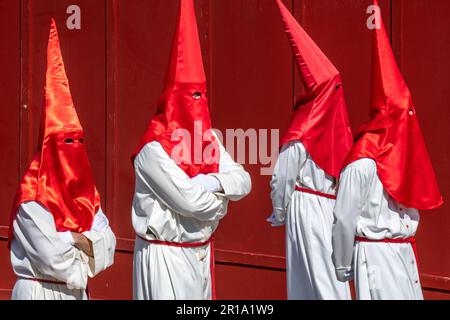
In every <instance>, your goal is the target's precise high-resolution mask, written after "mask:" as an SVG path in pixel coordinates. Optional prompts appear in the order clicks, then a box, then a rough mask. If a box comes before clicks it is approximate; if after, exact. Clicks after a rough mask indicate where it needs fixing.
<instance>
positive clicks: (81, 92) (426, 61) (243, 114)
mask: <svg viewBox="0 0 450 320" xmlns="http://www.w3.org/2000/svg"><path fill="white" fill-rule="evenodd" d="M285 3H286V4H287V6H288V7H289V8H290V9H291V10H293V11H294V14H295V15H296V17H297V18H298V19H299V20H300V21H301V22H302V24H303V26H304V27H305V29H306V30H307V31H308V32H309V33H310V35H311V36H312V37H313V38H314V40H315V41H316V42H317V43H318V44H319V46H320V47H321V48H322V49H323V51H324V52H325V53H326V54H327V55H328V56H329V57H330V59H331V60H332V61H333V62H334V64H335V65H336V66H337V67H338V69H339V70H340V71H341V73H342V76H343V80H344V86H345V89H346V96H347V102H348V107H349V112H350V118H351V122H352V125H353V128H354V129H356V128H358V127H359V125H361V124H362V123H364V122H365V121H367V119H368V103H369V95H370V61H371V32H370V31H369V30H367V29H366V19H367V14H366V8H367V6H368V5H369V4H370V3H371V1H370V0H352V1H348V0H339V1H338V0H336V1H329V0H285ZM13 4H17V1H13V0H0V36H1V38H2V39H4V38H3V37H5V39H7V41H1V42H0V58H1V59H0V67H1V70H2V73H0V91H1V96H2V98H1V101H2V107H1V108H0V137H1V138H2V140H3V141H4V145H5V147H6V148H7V152H4V153H2V155H1V156H0V181H1V183H2V184H1V185H0V269H1V270H6V272H3V271H2V273H1V275H0V299H3V298H9V294H10V291H9V290H10V289H11V288H12V285H13V283H14V276H13V274H12V272H11V269H10V265H9V254H8V252H7V250H6V242H5V236H6V234H7V229H6V228H5V227H4V226H5V225H6V224H7V222H8V220H9V209H10V204H11V202H12V197H13V194H14V192H15V189H16V184H17V179H18V177H19V166H20V168H21V169H22V171H23V170H24V169H25V168H26V166H28V162H29V160H30V157H31V156H32V155H33V153H34V151H35V146H36V140H37V130H38V125H39V120H40V112H41V107H42V104H41V103H42V94H43V85H44V76H45V50H46V44H47V36H48V27H49V19H50V17H51V16H55V18H56V20H57V24H58V28H59V31H60V38H61V45H62V51H63V55H64V59H65V62H66V67H67V72H68V76H69V80H70V83H71V89H72V94H73V96H74V101H75V103H76V107H77V110H78V112H79V116H80V118H81V121H82V123H83V125H84V127H85V130H86V134H87V143H88V152H89V156H90V158H91V161H92V164H93V168H94V171H95V176H96V180H97V184H98V186H99V189H100V191H101V194H102V200H103V203H104V207H105V209H106V212H107V214H108V217H109V218H110V221H111V224H112V227H113V230H114V231H115V233H116V235H117V237H118V245H117V253H116V258H115V260H116V261H115V264H114V266H113V267H112V268H111V269H109V270H108V271H106V272H104V273H103V274H101V275H100V276H99V277H98V278H96V279H95V280H93V281H92V282H91V285H90V287H91V293H92V295H93V298H95V299H130V298H131V296H132V293H131V280H132V251H133V241H134V232H133V229H132V226H131V202H132V197H133V192H134V174H133V170H132V166H131V163H130V160H129V156H130V154H131V153H132V151H133V150H134V148H135V146H136V145H137V143H138V141H139V139H140V137H141V135H142V134H143V132H144V131H145V128H146V126H147V123H148V121H149V119H150V118H151V116H152V115H153V114H154V112H155V106H156V101H157V99H158V97H159V95H160V93H161V90H162V88H163V81H164V77H165V71H166V68H167V63H168V57H169V52H170V47H171V41H172V37H173V33H174V30H175V24H176V18H177V9H178V0H170V1H168V0H133V1H125V0H72V1H69V0H41V1H31V0H22V1H20V4H21V5H20V7H19V5H13ZM69 4H76V5H79V6H80V8H81V15H82V29H81V30H73V31H70V30H67V28H66V27H65V20H66V18H67V14H66V8H67V6H68V5H69ZM391 4H392V10H391ZM195 5H196V11H197V19H198V23H199V30H200V36H201V44H202V49H203V60H204V64H205V67H206V70H207V77H208V84H209V98H210V108H211V114H212V118H213V125H214V126H215V127H216V128H218V129H220V130H222V131H223V130H225V129H236V128H242V129H244V130H247V129H249V128H254V129H271V128H274V129H280V130H281V131H282V130H283V129H284V128H285V127H286V125H287V123H288V121H289V118H290V116H291V113H292V110H293V103H294V102H295V100H296V96H298V94H299V92H300V88H301V84H300V81H299V77H298V75H297V70H296V69H295V65H294V64H293V59H292V54H291V50H290V48H289V45H288V41H287V39H286V36H285V34H284V33H283V25H282V23H281V20H280V16H279V13H278V9H277V7H276V5H275V1H273V0H195ZM381 5H382V7H383V15H384V18H385V22H386V24H387V26H388V27H390V25H391V19H392V35H393V44H394V50H395V53H396V55H397V57H398V59H399V61H400V64H401V67H402V70H403V72H404V74H405V78H406V80H407V82H408V84H409V86H410V88H411V90H412V92H413V95H414V98H415V102H416V107H417V110H418V112H419V113H420V118H421V122H422V126H423V129H424V133H425V136H426V140H427V142H428V145H429V148H430V153H431V156H432V158H433V163H434V165H435V168H436V171H437V173H438V178H439V182H440V184H441V187H442V190H443V192H444V196H445V198H448V197H449V196H450V195H449V192H450V186H449V183H448V181H449V180H450V179H448V178H449V175H450V167H449V166H448V163H449V160H450V159H449V151H448V150H449V148H448V141H449V138H450V137H449V136H448V135H449V131H448V129H447V122H448V119H449V109H448V105H449V104H450V101H449V99H450V96H449V95H448V92H449V91H450V88H449V83H450V81H449V80H450V79H449V75H448V70H449V66H450V62H449V61H447V58H448V53H449V52H450V48H449V43H448V41H446V39H448V38H449V33H450V31H449V26H448V24H447V22H446V19H445V17H444V15H445V13H446V12H448V10H449V9H450V8H449V2H448V1H447V0H433V2H432V3H430V2H429V1H425V0H408V1H404V0H400V1H389V0H382V1H381ZM19 17H21V21H20V20H19ZM417 17H420V19H419V20H418V19H417ZM417 21H420V24H419V23H418V22H417ZM6 30H7V32H6ZM19 45H22V56H20V52H19ZM20 57H21V58H22V65H20V60H19V59H20ZM20 81H21V83H20ZM21 105H26V106H27V108H26V109H21ZM20 110H21V111H20ZM420 110H422V112H420ZM19 113H20V114H19ZM19 119H20V122H19ZM19 133H21V135H19ZM269 142H270V139H269ZM19 150H21V153H20V155H21V157H22V158H21V159H22V160H21V161H20V159H19ZM5 155H7V156H5ZM246 168H247V169H248V170H249V172H250V173H251V175H252V180H253V192H252V194H251V195H250V196H249V197H248V198H246V199H245V200H243V201H241V202H239V203H232V204H230V210H229V214H228V216H227V217H226V218H225V219H224V220H223V221H222V222H221V225H220V226H219V230H218V232H217V260H218V264H217V289H218V296H219V298H221V299H284V298H285V291H286V286H285V272H284V265H285V259H284V229H272V228H270V227H269V225H268V224H267V223H266V222H265V218H266V217H267V216H268V215H269V214H270V213H271V204H270V196H269V192H270V189H269V180H270V177H267V176H261V175H260V169H261V166H260V165H258V164H256V165H246ZM447 211H448V208H447V205H446V206H445V207H443V208H442V209H440V210H438V211H436V212H434V213H430V214H424V215H423V219H422V225H421V228H420V232H419V241H420V243H419V250H420V255H421V263H420V264H421V271H422V273H423V274H422V283H423V286H424V289H425V295H426V297H427V298H430V299H445V298H449V294H450V285H449V283H450V275H449V271H450V262H449V259H450V252H449V250H448V249H447V248H446V243H448V241H449V240H450V239H449V237H450V233H449V232H448V230H447V229H448V228H446V227H445V226H446V225H448V223H449V222H450V221H449V220H448V219H449V218H448V215H447V213H448V212H447ZM2 226H3V227H2Z"/></svg>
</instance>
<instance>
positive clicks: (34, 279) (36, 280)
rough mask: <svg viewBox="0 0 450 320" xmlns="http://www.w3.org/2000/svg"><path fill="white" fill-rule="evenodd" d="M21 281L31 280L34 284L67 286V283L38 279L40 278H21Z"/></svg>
mask: <svg viewBox="0 0 450 320" xmlns="http://www.w3.org/2000/svg"><path fill="white" fill-rule="evenodd" d="M19 279H22V280H30V281H34V282H42V283H49V284H60V285H64V286H67V283H65V282H62V281H57V280H47V279H38V278H25V277H20V278H19Z"/></svg>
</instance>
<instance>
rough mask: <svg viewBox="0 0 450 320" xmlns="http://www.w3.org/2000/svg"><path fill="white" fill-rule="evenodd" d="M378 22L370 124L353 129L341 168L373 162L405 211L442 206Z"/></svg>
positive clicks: (411, 110) (414, 117)
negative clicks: (353, 141) (353, 136)
mask: <svg viewBox="0 0 450 320" xmlns="http://www.w3.org/2000/svg"><path fill="white" fill-rule="evenodd" d="M374 4H375V5H378V1H376V0H375V1H374ZM380 24H381V28H380V29H375V31H374V44H373V62H372V98H371V105H370V116H371V119H372V120H371V121H370V122H369V123H368V124H366V125H364V126H363V127H362V128H361V129H360V130H359V133H358V136H357V137H358V141H357V143H356V144H355V146H354V148H353V149H352V151H351V152H350V154H349V156H348V157H347V159H346V161H345V166H346V165H348V164H350V163H352V162H354V161H357V160H359V159H362V158H371V159H373V160H374V161H375V162H376V163H377V171H378V175H379V177H380V180H381V182H382V183H383V186H384V188H385V189H386V191H387V192H388V193H389V194H390V196H391V197H392V198H394V199H395V200H396V201H397V202H399V203H400V204H402V205H404V206H406V207H409V208H416V209H419V210H430V209H433V208H436V207H439V206H440V205H442V203H443V200H442V196H441V193H440V192H439V188H438V185H437V181H436V177H435V173H434V170H433V167H432V164H431V161H430V158H429V155H428V151H427V149H426V146H425V142H424V139H423V136H422V131H421V129H420V125H419V121H418V119H417V115H416V110H415V107H414V105H413V102H412V98H411V93H410V91H409V89H408V87H407V86H406V83H405V81H404V79H403V77H402V75H401V73H400V70H399V68H398V66H397V63H396V61H395V57H394V54H393V52H392V48H391V44H390V41H389V38H388V35H387V33H386V30H385V26H384V23H383V22H382V21H380Z"/></svg>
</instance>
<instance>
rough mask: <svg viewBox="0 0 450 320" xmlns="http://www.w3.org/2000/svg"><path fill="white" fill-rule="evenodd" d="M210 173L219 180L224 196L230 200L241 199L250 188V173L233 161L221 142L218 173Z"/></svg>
mask: <svg viewBox="0 0 450 320" xmlns="http://www.w3.org/2000/svg"><path fill="white" fill-rule="evenodd" d="M211 175H212V176H214V177H216V178H217V179H218V180H219V181H220V184H221V185H222V188H223V192H224V196H225V197H226V198H227V199H229V200H231V201H239V200H241V199H242V198H244V197H245V196H247V195H248V194H249V193H250V191H251V189H252V182H251V179H250V175H249V174H248V173H247V172H246V171H245V170H244V168H243V167H242V165H240V164H238V163H236V162H235V161H233V159H232V158H231V156H230V155H229V154H228V152H227V151H226V150H225V148H224V147H223V145H222V144H220V166H219V173H214V174H211Z"/></svg>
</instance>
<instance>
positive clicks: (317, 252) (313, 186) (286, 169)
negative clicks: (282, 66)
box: [268, 0, 352, 300]
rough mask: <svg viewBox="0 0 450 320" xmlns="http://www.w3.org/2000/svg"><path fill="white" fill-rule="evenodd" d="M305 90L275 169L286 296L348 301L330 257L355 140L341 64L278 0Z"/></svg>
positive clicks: (276, 215)
mask: <svg viewBox="0 0 450 320" xmlns="http://www.w3.org/2000/svg"><path fill="white" fill-rule="evenodd" d="M277 3H278V6H279V8H280V11H281V15H282V18H283V22H284V24H285V29H286V33H287V35H288V38H289V41H290V43H291V46H292V49H293V51H294V53H295V58H296V62H297V65H298V67H299V69H300V73H301V76H302V79H303V83H304V87H305V89H306V94H305V95H304V96H303V97H302V98H301V99H300V101H299V103H298V105H299V107H298V110H297V111H296V112H295V114H294V117H293V119H292V121H291V124H290V126H289V129H288V131H287V132H286V133H285V134H284V136H283V139H282V141H281V144H282V149H281V153H280V155H279V159H278V162H277V164H276V167H275V171H274V173H273V177H272V182H271V188H272V194H271V197H272V203H273V209H274V213H273V214H272V216H271V217H270V218H269V219H268V220H269V222H271V223H272V225H273V226H279V225H283V224H285V225H286V260H287V289H288V298H289V299H292V300H347V299H350V298H351V297H350V290H349V287H348V285H347V284H343V283H340V282H339V281H338V279H337V278H336V275H335V273H334V267H333V262H332V260H331V252H332V247H331V228H332V225H333V208H334V204H335V199H336V190H337V177H338V176H339V168H340V167H341V166H342V162H343V160H344V158H345V156H346V155H347V152H348V150H350V148H351V145H352V135H351V129H350V125H349V120H348V115H347V109H346V105H345V99H344V92H343V87H342V83H341V78H340V74H339V72H338V70H336V68H335V67H334V66H333V64H332V63H331V62H330V61H329V60H328V58H327V57H326V56H325V55H324V54H323V53H322V51H321V50H320V49H319V48H318V47H317V45H316V44H315V43H314V42H313V40H312V39H311V38H310V37H309V36H308V35H307V34H306V32H305V31H304V30H303V28H302V27H301V26H300V25H299V24H298V22H297V21H296V20H295V18H294V17H293V16H292V14H291V13H290V12H289V11H288V9H287V8H286V7H285V6H284V5H283V3H282V2H281V1H279V0H277Z"/></svg>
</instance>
